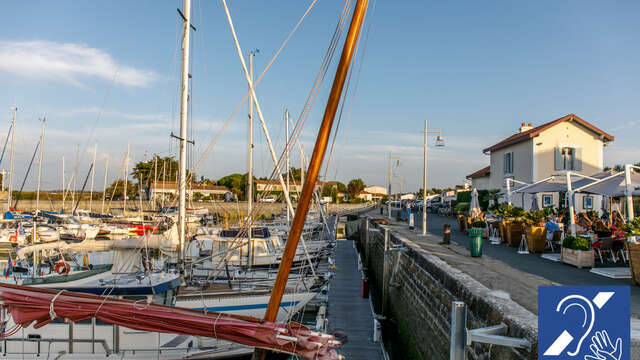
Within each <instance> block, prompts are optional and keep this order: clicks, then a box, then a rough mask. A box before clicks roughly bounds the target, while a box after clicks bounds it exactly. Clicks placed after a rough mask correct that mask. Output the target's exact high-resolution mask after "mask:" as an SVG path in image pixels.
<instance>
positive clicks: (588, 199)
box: [582, 196, 593, 210]
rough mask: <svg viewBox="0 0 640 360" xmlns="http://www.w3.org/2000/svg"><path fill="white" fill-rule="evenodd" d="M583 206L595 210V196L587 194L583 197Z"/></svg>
mask: <svg viewBox="0 0 640 360" xmlns="http://www.w3.org/2000/svg"><path fill="white" fill-rule="evenodd" d="M582 208H583V209H585V210H593V196H585V197H583V198H582Z"/></svg>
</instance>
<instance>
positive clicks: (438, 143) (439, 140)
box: [422, 120, 444, 236]
mask: <svg viewBox="0 0 640 360" xmlns="http://www.w3.org/2000/svg"><path fill="white" fill-rule="evenodd" d="M422 133H423V134H424V146H423V151H424V155H423V156H424V164H423V171H424V173H423V176H422V236H426V235H427V135H428V134H438V137H436V144H435V146H438V147H441V146H444V140H443V139H442V131H441V130H429V129H428V128H427V120H425V121H424V131H423V132H422Z"/></svg>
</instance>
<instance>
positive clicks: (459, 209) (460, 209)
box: [453, 202, 469, 212]
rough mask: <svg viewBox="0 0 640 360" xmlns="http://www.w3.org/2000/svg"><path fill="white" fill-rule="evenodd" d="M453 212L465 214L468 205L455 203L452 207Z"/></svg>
mask: <svg viewBox="0 0 640 360" xmlns="http://www.w3.org/2000/svg"><path fill="white" fill-rule="evenodd" d="M453 210H454V211H456V212H467V211H469V203H468V202H460V203H456V205H455V206H454V207H453Z"/></svg>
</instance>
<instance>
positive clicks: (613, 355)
mask: <svg viewBox="0 0 640 360" xmlns="http://www.w3.org/2000/svg"><path fill="white" fill-rule="evenodd" d="M589 349H591V352H592V353H593V355H595V356H591V355H585V357H584V360H620V359H621V358H622V339H620V338H618V339H617V340H616V344H615V346H614V345H613V343H612V342H611V339H610V338H609V334H607V331H606V330H602V332H600V331H596V334H595V335H594V336H592V337H591V345H590V346H589Z"/></svg>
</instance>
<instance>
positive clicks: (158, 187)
mask: <svg viewBox="0 0 640 360" xmlns="http://www.w3.org/2000/svg"><path fill="white" fill-rule="evenodd" d="M195 193H200V194H202V196H209V197H210V198H211V199H217V200H224V199H225V198H226V197H227V196H228V194H231V190H229V188H227V187H226V186H219V185H200V184H197V183H192V184H191V185H190V186H187V197H188V198H190V197H191V196H192V195H193V194H195ZM149 194H150V196H151V199H159V198H162V197H173V196H177V194H178V183H177V182H176V181H152V182H151V188H150V189H149Z"/></svg>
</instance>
